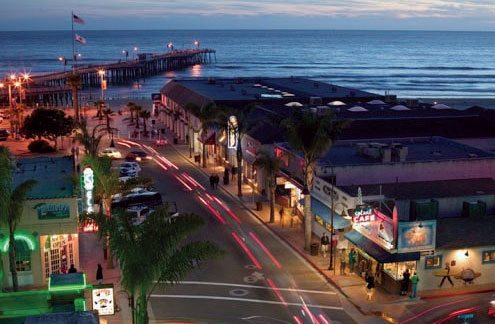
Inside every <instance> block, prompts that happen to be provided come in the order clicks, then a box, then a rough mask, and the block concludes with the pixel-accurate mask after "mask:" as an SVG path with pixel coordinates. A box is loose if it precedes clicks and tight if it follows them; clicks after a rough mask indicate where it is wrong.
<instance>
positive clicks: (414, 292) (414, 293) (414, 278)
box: [409, 272, 419, 298]
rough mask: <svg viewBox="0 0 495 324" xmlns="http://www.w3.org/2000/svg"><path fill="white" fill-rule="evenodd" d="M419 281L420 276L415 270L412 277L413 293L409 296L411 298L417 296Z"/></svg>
mask: <svg viewBox="0 0 495 324" xmlns="http://www.w3.org/2000/svg"><path fill="white" fill-rule="evenodd" d="M418 281H419V277H418V275H417V274H416V272H414V274H413V276H412V277H411V295H410V296H409V298H416V292H417V289H418Z"/></svg>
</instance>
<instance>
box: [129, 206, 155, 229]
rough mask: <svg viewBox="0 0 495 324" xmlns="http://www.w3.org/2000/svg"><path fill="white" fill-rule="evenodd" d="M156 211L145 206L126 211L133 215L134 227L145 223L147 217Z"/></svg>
mask: <svg viewBox="0 0 495 324" xmlns="http://www.w3.org/2000/svg"><path fill="white" fill-rule="evenodd" d="M154 211H155V210H154V209H153V208H149V207H148V206H146V205H144V204H140V205H136V206H131V207H129V208H127V209H126V212H127V213H130V214H132V224H134V225H139V224H141V223H142V222H144V221H145V219H146V217H147V216H148V215H149V214H151V213H152V212H154Z"/></svg>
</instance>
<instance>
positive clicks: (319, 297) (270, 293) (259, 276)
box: [143, 146, 354, 323]
mask: <svg viewBox="0 0 495 324" xmlns="http://www.w3.org/2000/svg"><path fill="white" fill-rule="evenodd" d="M144 148H145V149H146V150H147V151H148V152H151V153H153V152H154V149H152V148H150V147H144ZM159 151H160V152H159V155H160V156H162V157H164V159H163V158H162V159H160V158H159V157H158V156H157V155H156V154H155V157H154V159H155V160H154V161H150V162H148V164H144V167H143V172H144V174H145V175H147V176H151V177H152V178H153V179H154V182H155V188H156V189H157V190H158V191H160V192H161V193H162V195H163V199H164V201H174V202H176V203H177V207H178V209H179V211H180V212H181V213H188V212H191V213H196V214H198V215H201V216H203V217H204V219H205V221H206V226H205V227H204V228H203V230H202V231H201V232H199V233H198V234H197V235H196V236H195V237H194V239H204V240H211V241H213V242H215V243H217V244H218V245H219V246H220V247H221V248H222V249H223V250H224V251H225V255H224V256H223V257H221V258H219V259H217V260H213V261H207V262H205V263H204V264H200V265H198V267H197V268H196V270H195V271H193V272H192V273H191V274H190V275H188V277H187V278H186V279H185V281H184V282H182V283H180V284H176V285H171V284H170V283H157V286H156V288H155V290H154V292H153V294H152V298H151V302H150V310H151V318H154V319H155V320H157V321H181V322H184V321H186V322H201V323H330V322H332V323H353V322H354V320H353V319H351V317H350V316H349V315H348V314H347V313H346V312H345V311H344V308H343V307H342V304H341V301H340V298H341V296H340V295H338V294H337V293H336V292H335V290H334V289H333V288H332V287H331V286H330V285H329V284H328V283H327V282H326V281H325V280H324V278H322V277H321V276H320V275H319V274H318V273H317V272H316V271H315V270H313V269H312V268H311V267H310V266H309V265H308V264H307V263H306V262H305V261H304V260H303V259H302V258H301V257H300V256H299V255H298V254H296V253H295V252H294V251H293V250H291V249H290V248H289V247H288V246H287V245H286V244H285V243H284V242H283V241H281V240H279V239H278V238H277V237H276V236H275V235H274V234H272V233H271V232H270V231H269V230H268V229H267V228H266V227H265V225H263V224H261V223H260V222H259V221H258V220H257V219H255V217H254V216H252V215H251V214H250V213H249V212H248V211H246V210H245V209H244V207H243V206H242V205H241V204H240V203H239V202H237V201H235V200H233V199H232V197H231V196H229V195H227V194H225V193H224V192H223V191H222V190H221V189H211V188H210V187H209V183H208V181H207V180H208V179H207V177H206V175H205V174H203V173H202V172H200V171H199V170H198V169H197V168H196V167H195V166H192V165H191V164H190V163H189V162H188V161H186V160H185V159H184V158H182V157H181V156H180V155H179V154H178V153H177V152H176V151H175V150H174V149H173V148H171V147H170V146H168V147H165V148H161V149H159ZM165 169H166V170H165Z"/></svg>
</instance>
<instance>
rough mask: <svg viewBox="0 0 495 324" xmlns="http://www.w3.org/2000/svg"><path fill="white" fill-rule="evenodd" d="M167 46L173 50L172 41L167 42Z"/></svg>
mask: <svg viewBox="0 0 495 324" xmlns="http://www.w3.org/2000/svg"><path fill="white" fill-rule="evenodd" d="M167 48H168V49H169V50H171V51H173V50H174V44H173V43H172V42H169V43H168V44H167Z"/></svg>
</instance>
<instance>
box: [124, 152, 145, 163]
mask: <svg viewBox="0 0 495 324" xmlns="http://www.w3.org/2000/svg"><path fill="white" fill-rule="evenodd" d="M127 156H129V157H130V158H134V160H132V161H138V162H144V161H146V160H151V156H150V155H148V153H146V152H145V151H142V150H132V151H131V152H129V154H127ZM127 156H126V160H127ZM127 161H130V160H127Z"/></svg>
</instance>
